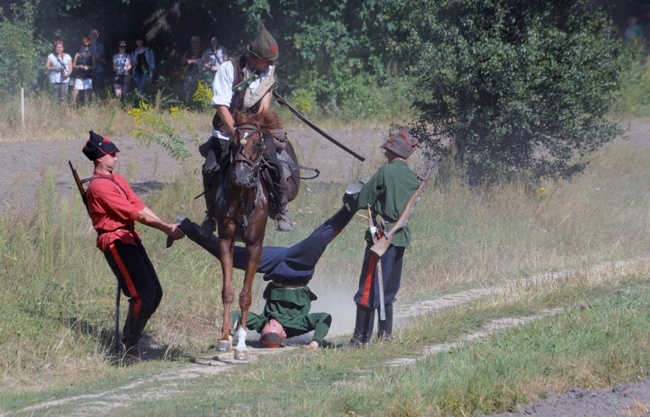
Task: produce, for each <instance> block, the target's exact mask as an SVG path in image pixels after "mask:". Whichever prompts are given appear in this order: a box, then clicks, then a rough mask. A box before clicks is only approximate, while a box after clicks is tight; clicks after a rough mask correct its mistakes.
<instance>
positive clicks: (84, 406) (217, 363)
mask: <svg viewBox="0 0 650 417" xmlns="http://www.w3.org/2000/svg"><path fill="white" fill-rule="evenodd" d="M648 262H650V259H640V260H634V261H626V262H618V263H612V264H603V265H596V266H594V267H593V268H591V269H590V270H589V271H565V272H561V273H553V274H547V275H543V276H539V277H534V278H528V279H522V280H520V281H519V282H518V283H513V284H510V286H509V287H492V288H484V289H477V290H469V291H463V292H458V293H454V294H447V295H445V296H442V297H439V298H436V299H432V300H425V301H421V302H417V303H413V304H409V305H401V304H399V305H398V304H396V305H395V318H396V322H397V323H400V324H401V326H404V325H406V324H407V323H408V321H409V319H410V318H412V317H414V316H416V315H419V314H435V313H436V311H440V310H442V309H446V308H451V307H454V306H458V305H462V304H464V303H468V302H471V301H475V300H477V299H479V298H481V297H489V296H491V295H494V294H499V293H502V292H504V291H508V289H509V288H510V287H511V286H514V285H518V286H522V285H523V286H526V285H535V284H537V283H539V282H542V281H543V282H548V281H557V280H562V279H566V278H569V277H571V276H574V275H575V274H577V273H586V274H593V273H603V272H608V271H609V272H615V271H620V270H621V269H625V268H628V267H634V266H635V265H639V264H641V263H644V264H647V263H648ZM561 311H562V310H561V309H554V310H545V311H542V312H540V314H538V315H536V316H525V317H511V318H502V319H498V320H495V321H493V322H490V323H487V324H486V325H484V326H483V328H481V329H479V330H478V331H476V332H473V333H471V334H467V335H465V336H464V337H462V338H461V340H459V341H457V342H454V343H449V344H436V345H431V346H424V347H423V348H422V350H421V351H422V356H421V358H422V357H425V356H427V355H433V354H437V353H440V352H445V351H452V350H454V349H457V348H459V347H461V346H462V345H463V344H464V343H468V342H471V341H473V340H475V339H478V338H482V337H486V336H488V335H490V334H493V333H495V332H498V331H500V330H503V329H507V328H511V327H514V326H519V325H522V324H525V323H528V322H531V321H533V320H537V319H540V318H543V317H547V316H549V315H553V314H557V313H559V312H561ZM296 349H299V348H298V347H296V346H289V347H287V348H285V349H257V348H254V347H251V348H250V355H251V356H250V362H254V361H255V360H257V358H259V357H260V356H263V355H268V354H291V352H292V351H294V350H296ZM418 359H419V358H412V357H410V358H394V359H392V360H390V361H388V362H387V365H389V366H406V365H411V364H413V363H415V362H416V361H417V360H418ZM245 364H246V362H244V363H242V362H236V361H234V360H233V359H232V353H227V354H222V355H215V356H212V357H205V358H199V359H197V361H196V362H194V363H188V364H187V365H184V366H181V367H180V368H178V367H174V369H172V370H170V371H168V372H163V373H161V374H159V375H157V376H155V377H153V378H151V377H148V378H138V379H135V380H130V381H128V383H126V384H124V385H122V386H120V387H117V388H112V389H110V390H106V391H101V392H96V393H93V394H84V395H77V396H70V397H66V398H59V399H56V400H51V401H45V402H41V403H39V404H34V405H31V406H29V407H26V408H24V409H22V410H20V411H18V412H17V413H15V414H9V413H5V414H0V417H5V416H6V417H8V416H10V415H35V414H36V415H38V414H44V413H45V414H53V415H66V416H71V417H76V416H79V417H81V416H87V415H93V416H101V415H106V414H108V413H111V412H114V411H115V409H117V408H124V409H125V410H126V409H128V407H129V406H130V405H132V404H135V403H138V402H141V401H151V400H155V399H158V398H170V397H173V396H175V395H179V394H181V393H183V392H184V389H183V387H184V386H186V385H185V384H183V382H184V381H188V380H193V379H197V378H201V377H206V376H207V377H209V376H214V375H217V374H219V373H222V372H228V371H229V370H232V369H234V367H236V366H242V365H245ZM136 387H137V390H134V389H133V388H136ZM520 410H521V411H519V412H518V413H505V414H498V415H494V416H492V417H505V416H520V417H524V416H530V415H534V416H538V417H559V416H574V417H578V416H585V417H587V416H588V417H612V416H621V417H630V416H647V415H650V378H646V379H644V380H642V381H638V382H634V383H631V384H625V385H620V386H617V387H615V388H614V389H611V390H585V389H580V388H572V389H571V390H569V391H567V392H566V393H563V394H553V395H551V396H550V397H549V398H548V399H546V400H544V401H542V402H539V403H533V404H527V405H522V406H521V407H520Z"/></svg>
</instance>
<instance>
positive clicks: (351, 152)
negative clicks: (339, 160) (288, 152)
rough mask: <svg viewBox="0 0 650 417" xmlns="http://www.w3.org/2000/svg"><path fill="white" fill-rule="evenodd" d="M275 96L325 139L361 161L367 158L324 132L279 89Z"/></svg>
mask: <svg viewBox="0 0 650 417" xmlns="http://www.w3.org/2000/svg"><path fill="white" fill-rule="evenodd" d="M273 97H275V98H276V99H277V100H278V103H280V105H282V106H285V107H286V108H287V109H289V111H290V112H291V113H293V114H294V115H296V117H298V119H300V120H301V121H303V122H304V123H305V124H306V125H307V126H309V127H311V128H312V129H314V130H315V131H316V132H318V133H320V134H321V135H322V136H323V137H324V138H325V139H327V140H329V141H330V142H332V143H333V144H335V145H336V146H338V147H339V148H341V149H343V150H344V151H346V152H347V153H349V154H350V155H352V156H354V157H355V158H357V159H358V160H359V161H362V162H363V161H365V160H366V158H364V157H363V156H361V155H359V154H358V153H356V152H354V151H353V150H351V149H349V148H348V147H346V146H345V145H343V144H342V143H341V142H339V141H337V140H336V139H334V138H333V137H331V136H330V135H328V134H327V133H325V132H323V131H322V130H321V128H319V127H318V126H316V125H315V124H313V123H312V122H310V121H309V120H308V119H307V118H306V117H305V116H303V115H302V114H301V113H300V112H299V111H298V110H296V109H294V108H293V106H291V104H289V103H287V100H285V99H284V97H282V96H281V95H280V94H279V93H278V92H277V91H275V90H273Z"/></svg>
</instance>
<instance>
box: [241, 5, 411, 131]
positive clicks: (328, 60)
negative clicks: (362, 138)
mask: <svg viewBox="0 0 650 417" xmlns="http://www.w3.org/2000/svg"><path fill="white" fill-rule="evenodd" d="M237 3H238V5H239V6H240V7H241V8H242V11H243V12H244V13H245V14H246V15H248V16H253V17H257V16H259V18H258V19H259V20H258V21H257V22H255V23H256V24H255V23H254V24H249V25H248V26H247V29H248V31H249V33H248V36H249V37H250V38H251V39H253V38H254V37H255V36H257V31H258V29H259V24H261V23H262V16H269V15H270V16H273V17H274V18H273V19H272V20H270V19H264V22H263V23H264V24H265V26H266V28H267V29H269V31H271V33H273V35H274V37H275V38H276V39H277V40H278V42H279V44H280V59H279V61H278V69H279V74H280V79H281V82H282V84H281V85H280V89H281V90H290V91H292V90H294V89H304V90H307V91H308V92H309V94H310V95H312V94H313V95H315V97H316V102H317V103H318V104H319V105H320V106H321V107H322V108H323V110H324V111H325V112H326V113H328V114H335V115H342V116H345V117H347V118H358V117H365V116H366V115H374V113H375V112H376V111H377V110H381V111H383V112H386V113H388V112H389V111H388V110H387V107H389V106H388V104H389V103H388V102H387V101H384V100H377V98H378V94H377V89H381V88H382V87H383V86H384V85H386V83H387V81H393V82H394V80H391V78H392V75H391V74H390V73H389V71H388V68H389V63H390V56H389V54H387V53H386V39H388V38H389V37H390V36H391V34H392V33H393V32H394V31H395V30H397V29H398V28H399V27H400V26H398V25H396V24H394V22H393V21H392V20H391V19H390V16H389V15H387V14H386V12H385V9H386V7H387V5H390V4H393V3H398V2H396V1H394V0H379V1H378V0H362V1H350V0H346V1H337V2H322V1H317V0H309V1H297V0H268V1H267V0H257V1H254V2H249V1H244V0H239V1H238V2H237Z"/></svg>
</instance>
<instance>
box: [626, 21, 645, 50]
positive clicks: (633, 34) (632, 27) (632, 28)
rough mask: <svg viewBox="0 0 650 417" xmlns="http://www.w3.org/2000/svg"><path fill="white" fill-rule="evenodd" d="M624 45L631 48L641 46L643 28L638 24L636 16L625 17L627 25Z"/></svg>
mask: <svg viewBox="0 0 650 417" xmlns="http://www.w3.org/2000/svg"><path fill="white" fill-rule="evenodd" d="M625 45H627V46H629V47H631V48H637V49H639V48H642V47H643V29H642V28H641V25H639V24H638V22H637V18H636V16H630V17H628V18H627V27H626V28H625Z"/></svg>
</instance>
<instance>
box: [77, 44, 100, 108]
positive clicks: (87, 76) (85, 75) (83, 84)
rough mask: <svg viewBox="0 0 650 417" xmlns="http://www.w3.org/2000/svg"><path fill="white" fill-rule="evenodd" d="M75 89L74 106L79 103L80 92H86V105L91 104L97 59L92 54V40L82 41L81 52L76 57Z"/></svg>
mask: <svg viewBox="0 0 650 417" xmlns="http://www.w3.org/2000/svg"><path fill="white" fill-rule="evenodd" d="M72 68H73V69H74V87H73V88H72V104H76V103H77V96H79V91H83V92H84V94H83V95H84V103H85V104H89V103H90V98H91V97H92V93H93V73H94V72H95V57H94V56H93V55H92V54H91V53H90V39H88V38H83V39H82V40H81V50H80V52H77V54H76V55H75V56H74V61H73V62H72Z"/></svg>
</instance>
